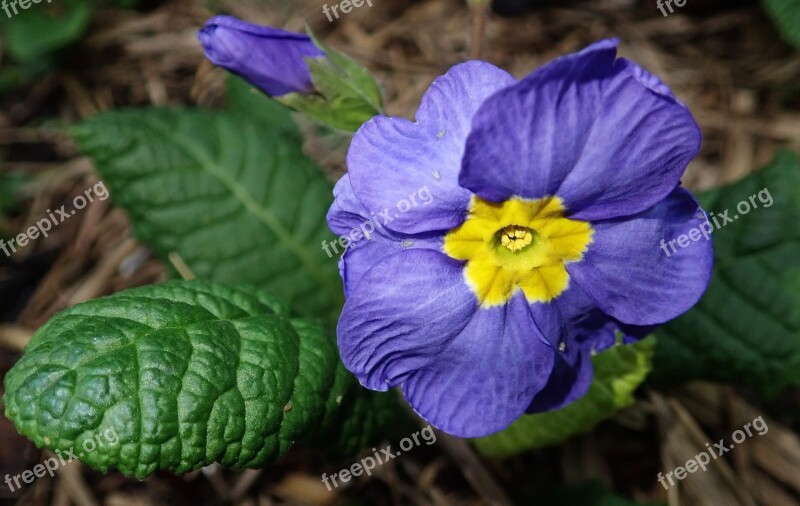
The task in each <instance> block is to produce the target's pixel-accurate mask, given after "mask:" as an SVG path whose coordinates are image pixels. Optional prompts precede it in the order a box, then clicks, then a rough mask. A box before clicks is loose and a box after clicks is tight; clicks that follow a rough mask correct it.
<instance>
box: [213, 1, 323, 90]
mask: <svg viewBox="0 0 800 506" xmlns="http://www.w3.org/2000/svg"><path fill="white" fill-rule="evenodd" d="M198 37H199V39H200V43H201V44H202V45H203V50H204V51H205V54H206V57H207V58H208V59H209V60H210V61H211V62H212V63H214V64H215V65H219V66H220V67H224V68H226V69H228V70H230V71H231V72H233V73H235V74H238V75H240V76H242V77H243V78H244V79H246V80H247V81H248V82H250V84H252V85H253V86H255V87H257V88H259V89H261V90H262V91H264V92H265V93H267V94H268V95H272V96H281V95H285V94H287V93H293V92H298V93H308V92H310V91H312V89H313V84H312V83H311V75H310V73H309V70H308V65H307V64H306V62H305V61H304V60H303V58H304V57H319V56H324V53H323V52H322V51H320V50H319V49H318V48H317V47H316V46H315V45H314V43H313V42H311V39H310V38H309V37H308V36H307V35H305V34H302V33H293V32H287V31H284V30H280V29H278V28H272V27H268V26H259V25H254V24H251V23H247V22H245V21H241V20H239V19H236V18H234V17H231V16H215V17H213V18H211V19H209V20H208V21H207V22H206V24H205V26H203V28H201V29H200V31H199V33H198Z"/></svg>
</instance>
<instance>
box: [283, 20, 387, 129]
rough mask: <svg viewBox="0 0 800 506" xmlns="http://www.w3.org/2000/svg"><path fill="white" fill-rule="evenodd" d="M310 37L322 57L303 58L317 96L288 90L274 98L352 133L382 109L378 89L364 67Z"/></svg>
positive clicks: (318, 119)
mask: <svg viewBox="0 0 800 506" xmlns="http://www.w3.org/2000/svg"><path fill="white" fill-rule="evenodd" d="M306 31H307V32H308V34H309V36H310V37H311V40H312V41H313V42H314V44H315V45H316V46H317V47H318V48H319V49H320V50H322V51H323V52H324V53H325V56H324V57H318V58H306V63H308V68H309V70H310V72H311V81H312V82H313V83H314V88H315V89H316V91H317V92H319V95H309V94H304V93H290V94H287V95H283V96H281V97H276V98H275V100H277V101H278V102H280V103H282V104H284V105H286V106H287V107H290V108H292V109H294V110H296V111H298V112H302V113H304V114H306V115H307V116H309V117H311V118H313V119H315V120H317V121H320V122H322V123H325V124H327V125H329V126H331V127H333V128H337V129H340V130H344V131H347V132H355V131H356V130H358V127H360V126H361V125H362V124H363V123H364V122H366V121H367V120H369V119H370V118H372V117H373V116H375V115H376V114H380V113H381V112H382V110H383V105H382V104H383V101H382V98H381V91H380V87H379V86H378V83H377V82H376V81H375V78H373V77H372V75H371V74H370V73H369V71H368V70H367V69H365V68H364V67H362V66H361V65H359V64H358V63H356V62H355V61H354V60H352V59H351V58H350V57H348V56H346V55H344V54H342V53H339V52H338V51H336V50H335V49H333V48H331V47H330V46H328V45H326V44H324V43H323V42H322V41H320V40H319V39H317V37H316V36H315V35H314V33H313V32H312V31H311V29H310V28H309V27H306Z"/></svg>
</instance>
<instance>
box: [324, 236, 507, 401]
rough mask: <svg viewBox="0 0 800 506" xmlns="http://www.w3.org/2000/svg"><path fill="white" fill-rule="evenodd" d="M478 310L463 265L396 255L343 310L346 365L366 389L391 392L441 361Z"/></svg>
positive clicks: (414, 253) (419, 254) (427, 255)
mask: <svg viewBox="0 0 800 506" xmlns="http://www.w3.org/2000/svg"><path fill="white" fill-rule="evenodd" d="M477 307H478V301H477V299H476V298H475V296H474V295H473V294H472V292H471V291H470V290H469V288H468V287H467V285H466V283H465V282H464V278H463V276H462V265H461V263H460V262H457V261H455V260H453V259H451V258H449V257H447V256H446V255H444V254H443V253H439V252H436V251H431V250H424V249H417V250H411V251H404V252H401V253H397V254H394V255H392V256H390V257H388V258H385V259H384V260H382V261H381V262H379V263H377V264H376V265H374V266H373V267H372V268H371V269H370V270H369V271H367V272H366V273H365V274H364V275H363V278H361V281H360V282H359V283H358V285H357V287H356V289H355V290H353V292H352V293H351V294H350V296H349V297H348V299H347V302H346V303H345V305H344V309H343V310H342V316H341V318H340V319H339V326H338V328H337V335H338V337H339V339H338V342H339V350H340V353H341V355H342V361H343V362H344V365H345V367H347V369H348V370H349V371H350V372H352V373H353V374H355V375H356V377H357V378H358V379H359V381H360V382H361V384H362V385H364V386H365V387H367V388H369V389H372V390H387V389H388V388H390V387H393V386H396V385H398V384H399V383H401V382H402V381H403V379H404V378H405V377H406V376H407V375H408V374H410V373H412V372H414V371H416V370H417V369H419V368H420V367H423V366H425V365H427V364H428V363H429V362H431V361H434V360H437V357H438V356H439V354H441V353H442V352H443V351H444V350H445V349H446V348H447V347H448V345H449V344H450V342H451V341H452V340H453V339H454V338H455V336H457V335H458V334H459V332H461V330H462V329H463V328H464V327H465V326H466V325H467V324H468V323H469V320H470V316H471V315H472V314H473V313H474V312H475V311H476V309H477ZM495 332H496V329H495V330H494V331H493V333H495Z"/></svg>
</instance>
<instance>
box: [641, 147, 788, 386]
mask: <svg viewBox="0 0 800 506" xmlns="http://www.w3.org/2000/svg"><path fill="white" fill-rule="evenodd" d="M751 198H752V200H751ZM700 200H701V202H702V204H703V208H704V209H705V210H706V211H707V212H709V213H712V212H713V213H715V215H716V218H717V223H719V224H722V223H724V221H725V220H724V219H723V218H722V216H721V215H722V214H723V213H724V212H725V211H726V210H728V214H727V215H728V217H729V218H731V219H733V218H734V217H735V216H736V217H737V218H736V219H735V220H734V221H733V223H728V224H725V225H724V226H722V227H721V228H718V229H717V230H715V231H714V232H713V240H714V256H715V265H714V274H713V276H712V278H711V284H710V285H709V287H708V290H707V291H706V293H705V295H704V296H703V298H702V299H701V300H700V302H699V303H698V304H697V306H695V307H694V308H693V309H692V310H690V311H689V312H687V313H686V314H684V315H682V316H680V317H679V318H677V319H675V320H673V321H672V322H670V323H669V324H667V325H665V326H664V327H662V328H661V329H659V330H658V331H657V332H656V335H657V336H658V346H657V347H656V355H655V361H654V363H655V367H654V371H653V378H654V379H655V380H658V381H661V382H666V381H675V380H689V379H705V380H712V381H720V382H730V383H735V384H740V385H749V386H752V387H756V388H758V389H760V390H761V391H763V392H764V393H766V394H772V393H776V392H778V391H780V390H782V389H784V388H786V387H790V386H800V262H798V258H800V159H798V158H797V156H796V155H794V154H793V153H791V152H788V151H784V152H781V153H779V154H778V155H777V156H776V157H775V159H774V160H773V161H772V162H771V163H770V164H769V165H768V166H767V167H766V168H764V169H762V170H760V171H758V172H756V173H754V174H751V175H749V176H748V177H746V178H745V179H743V180H741V181H738V182H736V183H734V184H731V185H728V186H725V187H722V188H719V189H716V190H713V191H710V192H707V193H705V194H703V195H701V196H700ZM762 200H763V201H762ZM770 201H772V203H771V204H770ZM741 202H746V203H747V205H748V206H749V207H750V208H751V209H750V210H749V212H747V213H743V212H742V211H743V210H745V205H744V204H741V210H737V206H738V205H740V203H741ZM713 220H714V217H712V221H713ZM689 247H691V245H690V246H689ZM678 254H679V253H678Z"/></svg>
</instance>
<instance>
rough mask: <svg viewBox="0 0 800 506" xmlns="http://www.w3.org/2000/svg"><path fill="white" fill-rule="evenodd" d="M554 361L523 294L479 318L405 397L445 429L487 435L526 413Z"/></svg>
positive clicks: (412, 382)
mask: <svg viewBox="0 0 800 506" xmlns="http://www.w3.org/2000/svg"><path fill="white" fill-rule="evenodd" d="M429 335H430V334H429ZM554 359H555V352H554V350H553V349H552V347H551V346H550V345H549V343H547V341H546V340H545V339H544V337H543V336H542V335H541V334H540V333H539V331H538V329H537V328H536V326H535V325H534V324H533V320H532V319H531V316H530V312H529V310H528V304H527V302H526V301H525V297H524V296H523V295H522V293H521V292H520V293H517V294H516V295H515V296H514V297H512V299H511V300H510V301H509V302H508V304H505V305H503V306H496V307H493V308H489V309H480V310H478V311H477V312H476V313H474V314H473V315H472V317H471V318H470V320H469V323H468V324H467V326H466V327H464V328H463V330H461V331H460V332H458V334H457V335H456V336H455V337H454V338H452V339H451V340H450V342H449V343H448V345H447V347H445V348H443V349H441V351H439V353H437V354H436V355H435V356H432V357H430V359H429V361H428V363H427V364H425V365H423V366H421V367H420V368H419V369H418V370H417V371H415V372H413V373H411V374H409V375H408V377H407V378H406V379H405V381H404V382H403V392H404V393H405V396H406V398H407V399H408V401H409V403H410V404H411V406H412V407H413V408H414V410H415V411H416V412H417V413H419V415H420V416H422V417H423V418H424V419H425V420H427V421H429V422H430V423H431V424H433V425H434V426H436V427H438V428H440V429H441V430H443V431H445V432H447V433H450V434H453V435H456V436H460V437H481V436H486V435H488V434H492V433H494V432H497V431H499V430H502V429H504V428H506V427H507V426H508V425H510V424H511V422H513V421H514V420H516V419H517V418H519V417H520V416H521V415H522V414H523V413H524V412H525V409H526V408H527V407H528V406H529V405H530V403H531V400H532V399H533V398H534V396H536V394H537V393H538V392H539V391H540V390H541V389H542V388H543V387H544V386H545V384H546V383H547V380H548V378H549V377H550V374H551V371H552V370H553V362H554Z"/></svg>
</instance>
